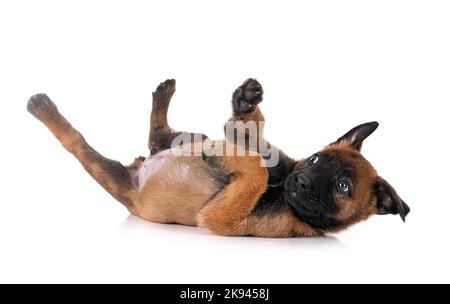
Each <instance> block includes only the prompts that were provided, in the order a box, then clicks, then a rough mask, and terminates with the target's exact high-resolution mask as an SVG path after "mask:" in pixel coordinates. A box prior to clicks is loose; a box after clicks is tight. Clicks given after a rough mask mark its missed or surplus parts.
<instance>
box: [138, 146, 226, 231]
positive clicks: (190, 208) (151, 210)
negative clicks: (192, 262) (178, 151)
mask: <svg viewBox="0 0 450 304" xmlns="http://www.w3.org/2000/svg"><path fill="white" fill-rule="evenodd" d="M172 152H173V150H170V149H169V150H165V151H162V152H159V153H158V154H156V155H153V156H151V157H148V158H147V159H146V160H145V161H144V162H143V164H142V165H141V166H140V168H139V169H138V170H137V171H136V172H135V173H134V174H133V184H134V186H135V188H136V189H137V190H138V191H139V198H140V199H139V202H138V206H137V209H136V211H137V215H138V216H140V217H142V218H144V219H146V220H150V221H155V222H161V223H179V224H184V225H192V226H195V225H196V216H197V214H198V212H199V211H200V210H201V209H202V208H203V207H204V206H205V205H206V204H207V203H208V201H209V200H210V199H211V198H212V197H213V196H214V195H215V194H216V193H217V192H219V191H220V190H221V189H222V188H223V187H224V184H223V183H222V182H220V181H219V179H218V178H217V177H216V176H215V175H216V174H217V169H215V168H211V166H210V165H208V164H207V163H206V162H204V161H203V160H202V158H201V157H195V156H176V155H175V154H174V153H172Z"/></svg>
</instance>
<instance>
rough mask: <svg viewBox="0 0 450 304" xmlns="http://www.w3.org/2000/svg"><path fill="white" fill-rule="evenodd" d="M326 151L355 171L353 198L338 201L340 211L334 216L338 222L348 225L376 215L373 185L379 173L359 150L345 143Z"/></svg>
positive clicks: (343, 198) (342, 196)
mask: <svg viewBox="0 0 450 304" xmlns="http://www.w3.org/2000/svg"><path fill="white" fill-rule="evenodd" d="M324 151H329V152H335V153H337V154H338V155H339V156H340V158H341V159H342V160H343V161H344V162H345V163H347V164H349V165H350V166H351V167H352V168H353V171H354V174H355V176H354V177H353V178H352V180H353V182H354V184H353V185H352V189H353V191H352V197H348V196H347V195H341V198H340V199H338V203H339V207H340V211H339V213H338V214H337V215H335V216H334V218H336V219H337V220H340V221H345V222H346V223H348V225H351V224H353V223H356V222H359V221H362V220H365V219H367V218H368V217H369V216H371V215H373V214H376V211H377V209H376V198H375V194H374V191H373V185H374V184H375V181H376V179H377V177H378V174H377V171H376V170H375V168H373V167H372V165H371V164H370V163H369V161H367V160H366V159H365V158H364V156H362V154H361V153H360V152H358V151H357V150H355V149H353V148H352V147H351V146H350V145H349V144H348V143H346V142H345V141H343V142H341V143H339V144H333V145H330V146H328V147H326V148H325V149H324Z"/></svg>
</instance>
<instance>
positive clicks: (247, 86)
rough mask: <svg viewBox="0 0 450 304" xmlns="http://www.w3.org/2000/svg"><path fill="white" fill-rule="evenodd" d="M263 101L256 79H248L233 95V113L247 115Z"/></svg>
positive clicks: (260, 88) (261, 91)
mask: <svg viewBox="0 0 450 304" xmlns="http://www.w3.org/2000/svg"><path fill="white" fill-rule="evenodd" d="M262 99H263V89H262V86H261V84H260V83H259V82H258V81H256V79H252V78H249V79H247V80H246V81H244V83H243V84H242V85H241V86H240V87H239V88H237V89H236V91H234V93H233V99H232V104H233V113H234V114H235V115H242V114H249V113H251V112H253V111H254V110H255V108H256V106H257V105H258V104H259V103H260V102H261V101H262Z"/></svg>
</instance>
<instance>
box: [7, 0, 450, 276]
mask: <svg viewBox="0 0 450 304" xmlns="http://www.w3.org/2000/svg"><path fill="white" fill-rule="evenodd" d="M449 16H450V5H449V3H448V1H411V0H408V1H393V0H389V1H298V0H296V1H261V0H258V1H220V2H219V1H197V0H191V1H160V2H156V1H154V2H153V1H128V0H127V1H17V0H15V1H1V2H0V39H1V40H0V86H1V87H0V92H1V97H0V101H1V111H0V130H1V131H0V132H1V149H0V153H1V161H2V166H1V175H0V178H1V198H0V282H149V283H152V282H153V283H156V282H161V283H166V282H167V283H169V282H170V283H172V282H176V283H199V282H212V283H219V282H220V283H252V282H260V283H288V282H289V283H300V282H356V283H357V282H386V283H387V282H447V283H448V282H449V281H450V275H449V271H450V262H449V258H448V257H449V254H450V245H449V237H448V232H449V227H448V217H449V215H450V201H449V199H448V191H449V187H448V180H449V173H448V172H449V169H450V168H449V165H448V164H449V161H448V158H449V155H450V154H449V152H450V151H449V148H450V147H449V140H448V134H447V132H448V130H449V118H448V116H449V111H448V107H447V105H448V104H449V102H450V86H449V84H450V18H449ZM248 77H256V78H257V79H258V80H259V81H260V82H261V83H262V84H263V86H264V89H265V92H266V93H265V101H264V102H263V104H262V109H263V111H264V113H265V115H266V119H267V126H266V135H267V138H268V139H269V140H271V141H272V142H273V143H274V144H276V145H278V146H279V147H281V148H283V149H284V150H285V151H286V152H287V153H288V154H289V155H292V156H295V157H299V158H300V157H306V156H309V155H310V154H312V153H313V152H315V151H317V150H319V149H320V148H322V147H323V146H324V145H326V144H328V143H329V142H331V141H333V140H335V139H337V138H338V137H339V136H340V135H342V134H343V133H344V132H346V131H347V130H348V129H350V128H351V127H353V126H355V125H357V124H359V123H363V122H366V121H371V120H377V121H379V122H380V127H379V129H378V130H377V131H376V132H375V133H374V134H373V135H372V136H371V137H370V138H369V139H368V140H367V141H366V143H365V145H364V147H363V153H364V155H365V156H366V157H367V158H368V159H369V160H370V161H371V162H372V163H373V165H374V166H375V167H376V168H377V170H378V172H379V174H380V175H381V176H383V177H384V178H386V179H387V180H388V181H389V182H390V183H391V184H392V185H394V187H395V188H396V189H397V191H398V192H399V194H400V195H401V196H402V198H403V199H404V200H405V201H406V202H407V203H408V204H409V205H410V207H411V209H412V212H411V214H410V216H409V217H408V218H407V223H406V224H403V223H402V222H401V220H400V218H399V217H394V216H384V217H382V216H378V217H374V218H372V219H370V220H369V221H367V222H365V223H362V224H359V225H357V226H354V227H352V228H351V229H349V230H348V231H346V232H342V233H339V234H337V235H334V236H331V237H329V238H325V239H257V238H224V237H218V236H215V235H212V234H210V233H209V232H207V231H205V230H201V229H198V228H190V227H182V226H175V225H160V224H154V223H147V222H144V221H141V220H139V219H137V218H133V217H129V215H128V213H127V211H126V210H125V209H124V208H123V207H122V206H121V205H120V204H118V203H117V202H115V201H114V199H113V198H111V197H110V196H109V195H108V194H107V193H106V192H105V191H104V190H103V189H102V188H101V187H100V186H98V185H97V184H96V183H95V182H94V181H93V180H92V179H91V178H90V177H89V176H88V175H87V174H86V173H85V172H84V170H83V169H82V167H81V166H80V165H79V164H78V162H77V161H76V160H75V159H74V158H73V157H72V156H71V155H70V154H69V153H67V152H66V151H65V150H63V149H62V148H61V146H60V144H59V143H58V142H57V141H56V140H55V139H54V138H53V136H52V135H51V134H50V133H49V132H48V130H46V128H45V127H44V126H43V125H42V124H41V123H39V122H38V121H37V120H35V119H34V118H33V117H32V116H31V115H29V114H28V113H27V112H26V110H25V105H26V101H27V99H28V97H29V96H31V95H32V94H35V93H37V92H45V93H47V94H48V95H49V96H50V97H51V98H52V99H53V100H54V101H55V102H56V103H57V105H58V107H59V109H60V111H61V112H62V113H63V114H64V115H65V116H66V117H67V118H68V119H69V120H70V121H71V122H72V123H73V125H74V126H75V127H77V128H78V129H79V130H80V131H81V132H82V133H83V134H84V135H85V137H86V138H87V140H88V141H89V142H90V143H91V144H92V145H93V146H94V147H95V148H96V149H98V150H99V151H100V152H101V153H104V154H105V155H106V156H108V157H110V158H114V159H118V160H120V161H122V162H124V163H129V162H131V161H132V160H133V159H134V157H136V156H138V155H145V154H147V149H146V144H147V132H148V117H149V112H150V106H151V92H152V91H153V90H154V89H155V88H156V86H157V85H158V83H159V82H160V81H163V80H165V79H166V78H176V79H177V93H176V94H175V96H174V99H173V102H172V106H171V108H170V113H169V120H170V123H171V124H172V126H173V127H174V128H176V129H181V130H190V131H199V132H205V133H207V134H208V135H209V136H210V137H212V138H221V137H222V125H223V122H224V121H225V120H226V119H227V118H228V116H229V114H230V99H231V93H232V92H233V90H234V89H235V87H237V86H238V85H239V84H240V83H241V82H242V81H243V80H245V79H246V78H248Z"/></svg>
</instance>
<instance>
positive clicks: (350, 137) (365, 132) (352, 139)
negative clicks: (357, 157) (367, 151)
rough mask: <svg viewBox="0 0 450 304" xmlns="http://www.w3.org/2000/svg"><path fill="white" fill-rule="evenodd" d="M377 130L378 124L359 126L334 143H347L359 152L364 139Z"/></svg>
mask: <svg viewBox="0 0 450 304" xmlns="http://www.w3.org/2000/svg"><path fill="white" fill-rule="evenodd" d="M377 128H378V122H376V121H373V122H368V123H365V124H362V125H359V126H356V127H354V128H353V129H351V130H350V131H348V132H347V133H345V135H344V136H341V137H340V138H339V139H338V140H337V141H336V142H335V143H340V142H344V141H345V142H347V143H348V144H349V145H351V146H352V147H353V148H355V149H356V150H358V151H361V147H362V143H363V141H364V139H366V138H367V137H369V135H370V134H372V133H373V131H375V130H376V129H377Z"/></svg>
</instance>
